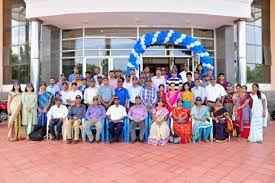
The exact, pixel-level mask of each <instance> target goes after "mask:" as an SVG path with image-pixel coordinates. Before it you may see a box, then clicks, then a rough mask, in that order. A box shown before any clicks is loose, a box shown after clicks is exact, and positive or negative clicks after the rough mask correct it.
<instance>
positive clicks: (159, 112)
mask: <svg viewBox="0 0 275 183" xmlns="http://www.w3.org/2000/svg"><path fill="white" fill-rule="evenodd" d="M168 115H169V111H168V110H167V109H166V107H165V105H164V103H163V101H161V100H159V102H158V104H157V107H156V108H155V109H153V123H152V126H151V129H150V134H149V138H148V144H152V145H165V144H166V143H167V142H168V140H169V135H170V129H169V126H168V124H167V118H168Z"/></svg>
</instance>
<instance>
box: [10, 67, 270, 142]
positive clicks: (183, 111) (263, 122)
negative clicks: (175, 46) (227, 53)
mask: <svg viewBox="0 0 275 183" xmlns="http://www.w3.org/2000/svg"><path fill="white" fill-rule="evenodd" d="M167 70H168V69H167V68H165V67H160V68H156V70H155V74H152V73H151V72H150V68H149V67H145V68H144V70H143V72H142V73H140V74H139V76H137V73H136V71H135V70H132V71H131V73H127V74H123V73H122V72H121V71H109V73H108V75H106V76H103V75H101V74H100V69H99V68H97V67H96V68H95V69H94V70H93V71H92V72H89V71H87V72H86V73H85V77H83V76H81V74H80V73H79V71H78V69H77V67H75V68H74V71H73V73H72V74H70V75H69V77H68V79H67V78H66V77H65V75H64V74H62V75H61V76H60V77H59V78H58V80H57V81H56V80H55V79H54V78H51V79H50V81H49V85H47V83H45V82H42V83H41V84H40V87H39V91H38V92H35V90H34V87H33V85H32V84H31V83H29V84H27V85H26V88H25V91H24V92H23V91H22V89H21V86H20V83H19V82H14V85H13V88H12V90H11V92H10V93H9V96H8V113H9V120H8V139H9V140H10V141H16V140H20V139H25V138H27V139H30V136H31V134H32V133H33V131H34V130H35V129H37V127H41V128H42V127H45V129H46V130H47V133H49V136H50V139H51V140H59V139H61V138H63V139H64V140H65V141H66V142H67V143H78V142H79V141H80V139H82V141H84V142H89V143H93V142H100V140H101V139H102V138H104V128H106V123H107V128H108V129H106V130H107V131H108V134H109V136H110V139H111V140H110V142H119V141H121V138H122V135H123V133H122V131H123V126H124V119H125V118H127V119H129V121H130V132H129V133H130V139H131V141H132V142H133V143H134V142H136V141H140V142H147V143H148V144H153V145H164V144H166V143H168V142H172V143H189V142H200V141H206V142H207V141H216V142H224V141H226V140H228V139H230V138H231V137H233V136H236V137H237V136H240V137H242V138H247V139H248V141H249V142H256V143H262V142H263V127H266V126H267V113H268V112H267V100H266V96H265V95H264V94H263V93H262V92H261V91H260V89H259V85H258V84H257V83H254V84H253V85H252V91H250V92H249V91H247V87H246V86H245V85H243V86H241V85H240V84H236V85H232V84H231V83H229V82H227V81H226V79H225V76H224V74H223V73H220V74H218V78H217V79H216V78H215V77H214V76H213V75H214V74H213V71H212V70H209V71H208V73H207V74H206V75H202V74H201V70H202V66H201V65H198V67H197V69H196V70H195V71H194V72H189V71H188V67H187V66H186V65H183V66H182V67H181V68H180V72H178V68H177V67H176V66H174V67H173V68H172V69H171V70H170V72H167ZM148 118H150V119H151V121H152V123H151V124H150V125H149V127H147V128H146V122H145V121H146V120H147V119H148ZM147 125H148V124H147ZM46 127H47V128H46ZM137 129H138V130H137ZM94 130H95V131H96V133H93V132H94ZM106 130H105V131H106ZM146 130H148V136H147V137H146ZM124 135H125V134H124Z"/></svg>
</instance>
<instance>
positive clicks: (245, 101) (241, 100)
mask: <svg viewBox="0 0 275 183" xmlns="http://www.w3.org/2000/svg"><path fill="white" fill-rule="evenodd" d="M233 103H234V108H233V117H234V118H235V125H236V126H237V129H238V130H237V131H238V133H239V135H240V136H241V137H242V138H248V135H249V131H250V113H251V97H250V96H249V95H248V93H247V87H246V86H245V85H244V86H241V85H240V84H238V85H237V86H236V93H235V94H234V95H233Z"/></svg>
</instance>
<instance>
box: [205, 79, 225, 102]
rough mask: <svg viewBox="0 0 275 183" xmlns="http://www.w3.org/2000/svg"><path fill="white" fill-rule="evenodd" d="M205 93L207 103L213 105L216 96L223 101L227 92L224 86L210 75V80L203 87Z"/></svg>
mask: <svg viewBox="0 0 275 183" xmlns="http://www.w3.org/2000/svg"><path fill="white" fill-rule="evenodd" d="M205 95H206V100H207V105H208V106H210V107H213V105H214V104H215V102H216V100H217V99H218V98H220V99H221V101H222V103H223V100H224V97H225V96H226V95H227V93H226V91H225V89H224V87H223V86H222V85H220V84H218V83H216V79H215V78H214V77H212V78H211V80H210V84H209V85H207V86H206V87H205Z"/></svg>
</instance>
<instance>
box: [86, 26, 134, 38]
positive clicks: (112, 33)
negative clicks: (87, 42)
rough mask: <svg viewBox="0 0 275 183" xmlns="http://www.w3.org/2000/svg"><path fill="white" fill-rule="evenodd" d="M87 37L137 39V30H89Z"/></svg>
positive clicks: (87, 30)
mask: <svg viewBox="0 0 275 183" xmlns="http://www.w3.org/2000/svg"><path fill="white" fill-rule="evenodd" d="M85 35H86V36H104V37H136V35H137V29H136V28H103V29H98V28H87V29H85Z"/></svg>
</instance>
